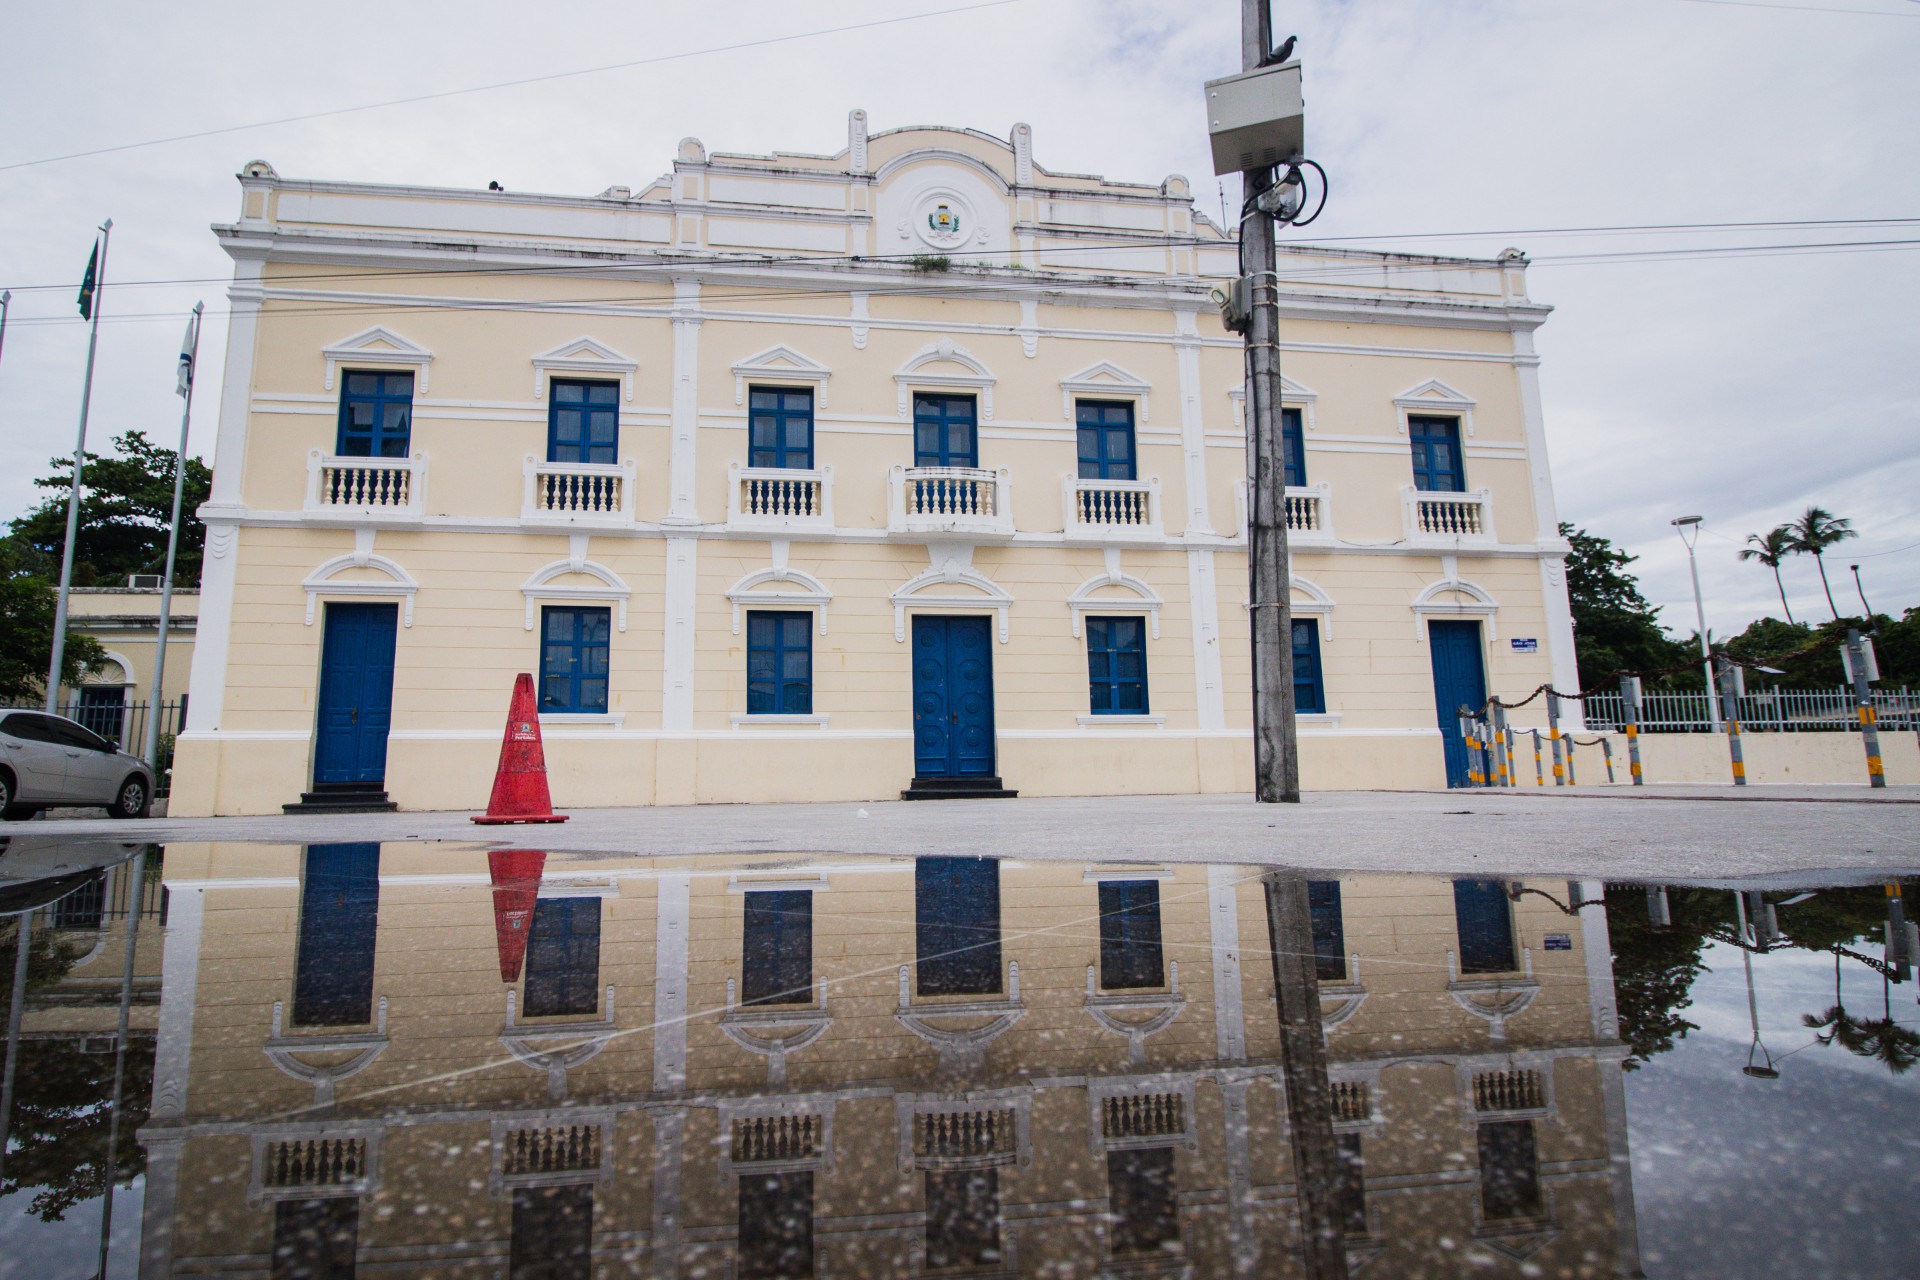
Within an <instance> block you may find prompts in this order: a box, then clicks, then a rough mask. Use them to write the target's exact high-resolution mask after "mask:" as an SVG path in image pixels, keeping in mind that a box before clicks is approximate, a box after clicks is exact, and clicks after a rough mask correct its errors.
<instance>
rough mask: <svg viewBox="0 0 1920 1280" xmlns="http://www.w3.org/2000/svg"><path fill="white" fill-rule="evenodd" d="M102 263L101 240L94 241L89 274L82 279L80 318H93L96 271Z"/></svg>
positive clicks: (89, 262)
mask: <svg viewBox="0 0 1920 1280" xmlns="http://www.w3.org/2000/svg"><path fill="white" fill-rule="evenodd" d="M99 265H100V242H99V241H98V240H96V241H94V242H93V255H92V256H91V257H89V258H88V259H87V274H86V275H85V276H83V277H82V278H81V280H80V318H81V319H83V320H91V319H93V280H94V271H95V270H96V269H97V268H98V267H99Z"/></svg>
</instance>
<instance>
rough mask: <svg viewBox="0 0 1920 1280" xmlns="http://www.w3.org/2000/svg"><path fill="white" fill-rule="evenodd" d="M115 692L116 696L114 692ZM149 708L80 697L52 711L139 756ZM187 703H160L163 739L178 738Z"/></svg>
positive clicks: (35, 707)
mask: <svg viewBox="0 0 1920 1280" xmlns="http://www.w3.org/2000/svg"><path fill="white" fill-rule="evenodd" d="M114 692H116V693H117V692H119V691H118V690H114ZM45 709H46V704H45V703H43V702H40V701H38V700H17V701H14V702H4V703H0V710H6V711H15V710H19V711H43V710H45ZM152 709H153V708H152V704H150V703H146V702H123V701H121V700H120V699H118V698H101V697H89V696H87V695H86V694H81V695H78V696H76V697H72V698H68V699H67V700H66V701H64V702H62V703H61V704H60V705H59V706H57V707H55V708H54V714H56V715H63V716H66V717H67V718H68V719H70V720H78V721H79V722H80V723H81V724H83V725H85V726H87V728H89V729H91V730H93V731H94V732H95V733H97V734H99V735H100V736H101V737H103V738H106V739H108V740H109V741H111V742H113V743H115V744H117V745H118V746H119V747H120V749H121V750H122V751H131V752H133V753H134V754H135V755H139V754H140V752H141V749H142V748H144V747H145V746H146V743H147V716H148V714H149V713H150V712H151V711H152ZM186 709H187V700H186V699H185V698H181V699H180V700H179V701H178V702H163V703H161V704H160V735H161V736H162V737H163V738H164V737H167V736H169V735H177V734H178V733H179V732H180V729H181V727H182V724H183V722H184V721H185V718H186Z"/></svg>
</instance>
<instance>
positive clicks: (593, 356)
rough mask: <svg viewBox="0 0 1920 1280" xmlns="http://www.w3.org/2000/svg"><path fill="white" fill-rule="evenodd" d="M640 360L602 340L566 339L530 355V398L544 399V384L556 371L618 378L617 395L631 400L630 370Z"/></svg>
mask: <svg viewBox="0 0 1920 1280" xmlns="http://www.w3.org/2000/svg"><path fill="white" fill-rule="evenodd" d="M639 367H640V362H639V361H637V360H635V359H634V358H633V357H632V356H626V355H622V354H620V353H619V352H618V351H615V350H614V349H613V348H612V347H610V346H608V345H607V344H606V343H604V342H599V341H596V340H595V339H593V338H587V337H580V338H575V339H574V340H573V341H572V342H565V343H562V344H561V345H559V346H557V347H555V348H554V349H553V350H551V351H549V352H547V353H546V354H544V355H537V356H535V357H534V358H533V398H534V399H535V400H544V399H546V395H547V383H548V382H550V381H552V379H553V375H554V374H556V373H581V374H586V375H588V376H589V377H601V378H609V377H617V378H619V380H620V398H621V399H623V400H629V401H630V400H632V399H633V373H634V370H636V369H638V368H639Z"/></svg>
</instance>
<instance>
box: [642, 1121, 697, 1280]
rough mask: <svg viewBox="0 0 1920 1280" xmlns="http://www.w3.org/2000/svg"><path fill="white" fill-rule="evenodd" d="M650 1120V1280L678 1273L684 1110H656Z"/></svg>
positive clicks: (669, 1279) (665, 1279) (672, 1278)
mask: <svg viewBox="0 0 1920 1280" xmlns="http://www.w3.org/2000/svg"><path fill="white" fill-rule="evenodd" d="M651 1115H652V1117H653V1195H652V1200H653V1231H652V1233H651V1234H652V1238H651V1239H650V1240H649V1241H648V1242H647V1244H648V1249H647V1253H648V1255H649V1256H650V1257H651V1259H652V1263H653V1265H652V1267H651V1268H649V1271H650V1274H651V1275H652V1277H653V1280H675V1278H676V1277H678V1276H679V1274H680V1169H681V1156H682V1153H683V1151H684V1150H685V1147H686V1138H687V1109H686V1108H685V1107H659V1108H656V1109H654V1110H653V1111H652V1112H651Z"/></svg>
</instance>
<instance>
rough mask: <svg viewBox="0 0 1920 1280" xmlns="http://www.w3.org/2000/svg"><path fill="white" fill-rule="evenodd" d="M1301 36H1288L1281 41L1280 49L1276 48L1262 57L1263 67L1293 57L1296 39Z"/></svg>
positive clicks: (1275, 64) (1277, 63) (1276, 64)
mask: <svg viewBox="0 0 1920 1280" xmlns="http://www.w3.org/2000/svg"><path fill="white" fill-rule="evenodd" d="M1299 38H1300V37H1299V36H1288V37H1287V38H1286V39H1285V40H1283V41H1281V43H1280V47H1279V48H1278V49H1275V50H1274V51H1273V52H1272V53H1269V54H1268V55H1267V56H1266V57H1264V58H1262V59H1260V65H1261V66H1263V67H1272V66H1278V65H1279V64H1280V63H1282V62H1285V61H1286V60H1287V59H1288V58H1291V57H1292V56H1293V44H1294V41H1296V40H1298V39H1299Z"/></svg>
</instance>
